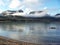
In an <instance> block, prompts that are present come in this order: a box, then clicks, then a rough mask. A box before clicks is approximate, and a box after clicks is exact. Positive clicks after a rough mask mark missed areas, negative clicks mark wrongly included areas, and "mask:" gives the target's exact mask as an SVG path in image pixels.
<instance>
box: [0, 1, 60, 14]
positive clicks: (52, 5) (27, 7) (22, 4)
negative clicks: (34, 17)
mask: <svg viewBox="0 0 60 45" xmlns="http://www.w3.org/2000/svg"><path fill="white" fill-rule="evenodd" d="M19 9H22V10H24V12H25V13H29V12H30V11H33V10H44V11H45V10H47V13H49V14H52V15H54V14H56V13H60V12H59V11H60V0H0V12H2V11H5V10H19Z"/></svg>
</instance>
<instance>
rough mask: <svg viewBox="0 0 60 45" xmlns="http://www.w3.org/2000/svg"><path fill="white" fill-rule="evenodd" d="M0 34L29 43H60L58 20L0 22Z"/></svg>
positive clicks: (59, 24)
mask: <svg viewBox="0 0 60 45" xmlns="http://www.w3.org/2000/svg"><path fill="white" fill-rule="evenodd" d="M52 27H53V29H52ZM0 36H6V37H9V38H12V39H16V40H19V41H27V42H31V43H60V22H48V23H47V22H0Z"/></svg>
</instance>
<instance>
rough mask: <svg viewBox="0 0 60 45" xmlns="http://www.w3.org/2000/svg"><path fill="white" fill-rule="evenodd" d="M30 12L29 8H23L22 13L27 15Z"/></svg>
mask: <svg viewBox="0 0 60 45" xmlns="http://www.w3.org/2000/svg"><path fill="white" fill-rule="evenodd" d="M31 11H33V10H32V9H31V8H25V10H24V13H26V14H29V12H31Z"/></svg>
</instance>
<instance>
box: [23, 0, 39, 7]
mask: <svg viewBox="0 0 60 45" xmlns="http://www.w3.org/2000/svg"><path fill="white" fill-rule="evenodd" d="M38 4H39V0H24V1H23V5H25V6H27V7H29V8H30V7H34V6H36V5H38Z"/></svg>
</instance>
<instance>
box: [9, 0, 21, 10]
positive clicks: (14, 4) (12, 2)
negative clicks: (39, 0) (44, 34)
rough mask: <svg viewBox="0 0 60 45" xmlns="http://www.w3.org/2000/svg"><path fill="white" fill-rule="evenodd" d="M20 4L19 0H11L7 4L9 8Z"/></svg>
mask: <svg viewBox="0 0 60 45" xmlns="http://www.w3.org/2000/svg"><path fill="white" fill-rule="evenodd" d="M20 5H21V2H20V1H19V0H12V1H11V3H10V5H9V8H12V9H14V8H17V7H19V6H20Z"/></svg>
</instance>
